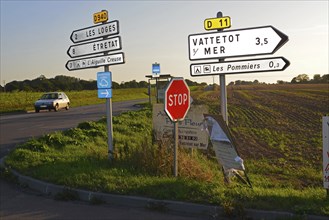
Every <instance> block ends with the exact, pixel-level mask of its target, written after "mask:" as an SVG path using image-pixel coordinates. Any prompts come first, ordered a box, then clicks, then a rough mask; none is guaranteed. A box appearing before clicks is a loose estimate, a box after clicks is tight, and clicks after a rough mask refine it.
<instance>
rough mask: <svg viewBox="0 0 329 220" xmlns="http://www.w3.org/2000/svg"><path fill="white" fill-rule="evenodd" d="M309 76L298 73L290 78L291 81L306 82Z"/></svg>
mask: <svg viewBox="0 0 329 220" xmlns="http://www.w3.org/2000/svg"><path fill="white" fill-rule="evenodd" d="M309 80H310V77H308V75H307V74H299V75H298V76H296V77H294V78H293V79H292V80H291V83H308V81H309Z"/></svg>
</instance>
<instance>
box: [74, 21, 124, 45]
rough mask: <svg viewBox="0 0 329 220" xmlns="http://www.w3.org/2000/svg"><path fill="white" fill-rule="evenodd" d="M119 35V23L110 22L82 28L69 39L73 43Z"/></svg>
mask: <svg viewBox="0 0 329 220" xmlns="http://www.w3.org/2000/svg"><path fill="white" fill-rule="evenodd" d="M115 34H119V21H111V22H108V23H105V24H100V25H95V26H92V27H87V28H82V29H80V30H76V31H73V32H72V34H71V36H70V39H71V40H72V42H73V43H79V42H82V41H87V40H92V39H96V38H100V37H106V36H109V35H115Z"/></svg>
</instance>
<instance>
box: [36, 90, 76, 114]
mask: <svg viewBox="0 0 329 220" xmlns="http://www.w3.org/2000/svg"><path fill="white" fill-rule="evenodd" d="M62 108H65V109H66V110H68V109H69V108H70V99H69V98H68V97H67V95H66V94H65V93H64V92H49V93H45V94H43V95H42V96H41V98H40V99H39V100H38V101H36V102H35V103H34V109H35V112H39V111H40V110H44V109H48V110H49V111H51V110H52V109H54V110H55V112H57V111H58V110H59V109H62Z"/></svg>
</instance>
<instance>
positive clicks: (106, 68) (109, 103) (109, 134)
mask: <svg viewBox="0 0 329 220" xmlns="http://www.w3.org/2000/svg"><path fill="white" fill-rule="evenodd" d="M106 12H107V11H106ZM106 18H108V16H107V13H106ZM106 21H107V19H106V20H104V21H103V22H102V23H105V22H106ZM94 22H95V15H94ZM107 38H108V36H105V37H103V39H104V40H106V39H107ZM108 53H109V52H104V55H105V56H106V55H108ZM104 72H109V65H105V66H104ZM111 90H112V88H111ZM106 124H107V145H108V159H109V161H112V160H113V153H114V149H113V126H112V96H111V97H110V98H107V99H106Z"/></svg>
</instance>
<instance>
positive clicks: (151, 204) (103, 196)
mask: <svg viewBox="0 0 329 220" xmlns="http://www.w3.org/2000/svg"><path fill="white" fill-rule="evenodd" d="M5 158H6V156H5V157H3V158H1V159H0V167H3V168H5V169H7V170H8V171H10V172H11V173H12V174H13V175H14V176H15V177H16V178H17V180H18V182H19V183H20V184H22V185H24V186H26V187H29V188H30V189H32V190H35V191H37V192H39V193H41V194H42V195H44V196H50V197H53V198H54V197H55V196H56V195H58V194H60V193H67V192H72V193H74V194H75V195H78V200H80V201H84V202H89V203H92V202H93V201H98V202H101V203H105V204H109V205H119V206H127V207H131V208H144V209H149V210H150V211H160V212H165V213H172V214H178V215H185V216H186V215H189V216H199V217H208V218H209V217H210V218H212V219H217V218H220V217H224V218H228V217H235V218H236V217H238V218H239V217H243V218H244V219H249V218H251V219H270V220H272V219H273V220H274V219H284V218H301V217H302V219H309V220H325V219H327V217H326V216H315V215H297V214H293V213H290V212H279V211H264V210H255V209H245V210H243V212H242V213H241V216H227V214H226V213H225V210H224V208H222V207H220V206H215V205H204V204H196V203H189V202H181V201H172V200H159V199H152V198H147V197H138V196H127V195H116V194H109V193H100V192H92V191H87V190H81V189H74V188H69V187H65V186H61V185H56V184H52V183H48V182H44V181H40V180H37V179H34V178H31V177H29V176H24V175H22V174H20V173H19V172H17V171H16V170H14V169H11V168H9V167H7V166H6V165H5Z"/></svg>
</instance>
